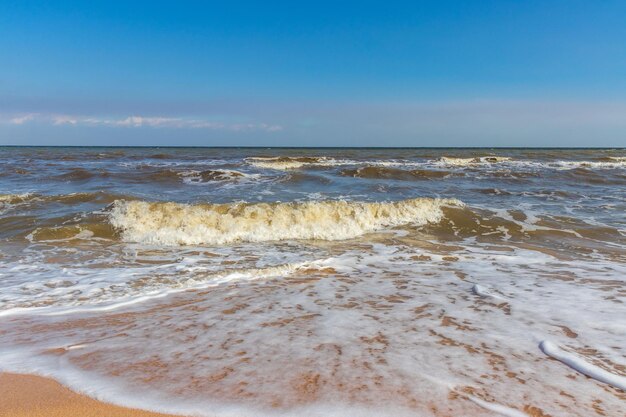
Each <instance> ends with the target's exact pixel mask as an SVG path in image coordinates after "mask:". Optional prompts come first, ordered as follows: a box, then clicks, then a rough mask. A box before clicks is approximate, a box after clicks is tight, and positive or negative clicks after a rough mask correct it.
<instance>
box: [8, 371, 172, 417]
mask: <svg viewBox="0 0 626 417" xmlns="http://www.w3.org/2000/svg"><path fill="white" fill-rule="evenodd" d="M9 416H10V417H180V416H174V415H173V414H162V413H156V412H152V411H146V410H139V409H134V408H126V407H120V406H117V405H113V404H109V403H105V402H102V401H98V400H96V399H93V398H91V397H88V396H86V395H83V394H79V393H77V392H75V391H72V390H70V389H69V388H67V387H65V386H64V385H62V384H60V383H59V382H57V381H56V380H54V379H52V378H47V377H41V376H37V375H31V374H15V373H9V372H0V417H9Z"/></svg>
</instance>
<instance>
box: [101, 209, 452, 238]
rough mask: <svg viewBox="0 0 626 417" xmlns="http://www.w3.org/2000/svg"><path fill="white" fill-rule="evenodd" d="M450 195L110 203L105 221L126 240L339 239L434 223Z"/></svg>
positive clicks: (439, 217) (441, 214)
mask: <svg viewBox="0 0 626 417" xmlns="http://www.w3.org/2000/svg"><path fill="white" fill-rule="evenodd" d="M449 205H454V206H462V205H463V203H461V202H460V201H458V200H455V199H431V198H415V199H409V200H402V201H397V202H354V201H308V202H303V203H300V202H291V203H255V204H252V203H231V204H206V205H187V204H178V203H150V202H143V201H123V200H119V201H116V202H115V203H114V205H113V207H112V210H111V212H110V216H109V218H110V222H111V224H112V225H113V226H114V227H116V228H117V229H118V230H120V231H121V233H122V237H123V239H124V240H126V241H131V242H140V243H148V244H157V245H195V244H212V245H222V244H230V243H235V242H265V241H277V240H295V239H319V240H342V239H349V238H354V237H356V236H360V235H362V234H364V233H368V232H373V231H376V230H381V229H384V228H387V227H394V226H400V225H406V224H415V225H423V224H426V223H435V222H438V221H440V220H441V219H442V218H443V216H444V214H443V212H442V210H441V208H442V207H444V206H449Z"/></svg>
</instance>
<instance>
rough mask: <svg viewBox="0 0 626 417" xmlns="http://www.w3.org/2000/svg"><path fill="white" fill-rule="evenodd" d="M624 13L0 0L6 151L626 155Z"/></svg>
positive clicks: (484, 4) (423, 4)
mask: <svg viewBox="0 0 626 417" xmlns="http://www.w3.org/2000/svg"><path fill="white" fill-rule="evenodd" d="M624 22H626V2H624V1H611V0H605V1H600V2H599V1H578V0H569V1H565V0H563V1H550V0H544V1H534V0H527V1H520V0H510V1H509V0H501V1H489V0H481V1H472V0H465V1H461V0H458V1H446V0H439V1H393V0H389V1H385V2H381V1H376V2H372V1H367V0H362V1H358V2H351V1H337V0H335V1H324V0H319V1H315V2H305V1H302V2H294V1H288V2H287V1H285V2H281V1H263V2H262V1H176V2H174V1H169V2H163V1H145V2H144V1H129V0H127V1H114V0H109V1H98V0H93V1H89V2H84V1H39V2H33V1H28V0H21V1H11V0H1V1H0V145H9V144H10V145H110V146H116V145H137V146H180V145H185V146H488V147H491V146H606V147H623V146H626V24H624Z"/></svg>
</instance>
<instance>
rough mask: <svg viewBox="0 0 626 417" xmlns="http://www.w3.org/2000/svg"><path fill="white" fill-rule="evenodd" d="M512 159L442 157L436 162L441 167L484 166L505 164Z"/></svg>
mask: <svg viewBox="0 0 626 417" xmlns="http://www.w3.org/2000/svg"><path fill="white" fill-rule="evenodd" d="M511 160H512V159H511V158H509V157H507V156H479V157H475V158H455V157H449V156H442V157H441V158H439V159H438V160H437V161H436V162H438V163H439V164H441V165H450V166H472V165H484V164H496V163H499V162H507V161H511Z"/></svg>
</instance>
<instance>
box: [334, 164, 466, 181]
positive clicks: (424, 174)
mask: <svg viewBox="0 0 626 417" xmlns="http://www.w3.org/2000/svg"><path fill="white" fill-rule="evenodd" d="M341 175H343V176H346V177H355V178H369V179H391V180H428V179H438V178H445V177H447V176H449V175H454V173H453V172H450V171H443V170H426V169H412V170H405V169H400V168H391V167H384V166H366V167H361V168H356V169H345V170H343V171H341ZM460 175H463V174H460Z"/></svg>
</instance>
